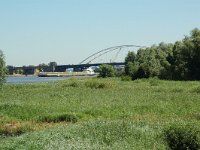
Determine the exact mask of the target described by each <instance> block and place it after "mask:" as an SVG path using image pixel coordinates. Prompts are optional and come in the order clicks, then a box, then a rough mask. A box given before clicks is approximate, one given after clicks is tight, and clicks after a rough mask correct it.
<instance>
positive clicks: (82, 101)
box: [0, 78, 200, 149]
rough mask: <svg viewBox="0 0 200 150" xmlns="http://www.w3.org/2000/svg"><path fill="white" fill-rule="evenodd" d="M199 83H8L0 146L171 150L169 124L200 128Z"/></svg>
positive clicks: (1, 98)
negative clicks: (167, 135) (167, 140)
mask: <svg viewBox="0 0 200 150" xmlns="http://www.w3.org/2000/svg"><path fill="white" fill-rule="evenodd" d="M199 87H200V83H199V82H197V81H193V82H180V81H161V80H156V79H142V80H136V81H121V80H120V79H119V78H111V79H98V78H92V79H91V78H89V79H69V80H62V81H57V82H55V83H54V84H52V83H51V84H49V83H37V84H19V85H4V87H3V89H1V92H0V149H70V148H71V149H124V147H126V149H166V148H167V147H166V143H165V141H164V140H163V138H162V137H163V130H164V129H165V128H166V127H168V126H170V125H174V124H175V125H180V126H184V125H186V124H191V125H192V126H194V127H197V128H199V127H200V122H199V112H200V107H199V106H200V101H199V99H200V95H199Z"/></svg>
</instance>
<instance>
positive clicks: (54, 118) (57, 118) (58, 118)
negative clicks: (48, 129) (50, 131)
mask: <svg viewBox="0 0 200 150" xmlns="http://www.w3.org/2000/svg"><path fill="white" fill-rule="evenodd" d="M38 121H41V122H48V123H50V122H54V123H57V122H64V121H65V122H72V123H75V122H77V121H78V117H77V116H75V115H73V114H61V115H49V116H40V117H39V119H38Z"/></svg>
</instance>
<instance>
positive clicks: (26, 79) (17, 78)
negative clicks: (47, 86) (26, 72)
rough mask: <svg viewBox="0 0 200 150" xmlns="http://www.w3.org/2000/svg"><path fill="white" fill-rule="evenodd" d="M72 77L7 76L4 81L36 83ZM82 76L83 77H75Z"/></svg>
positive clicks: (9, 82)
mask: <svg viewBox="0 0 200 150" xmlns="http://www.w3.org/2000/svg"><path fill="white" fill-rule="evenodd" d="M69 78H72V77H37V76H9V77H6V83H8V84H22V83H36V82H52V81H58V80H64V79H69ZM75 78H83V77H80V76H79V77H78V76H77V77H75Z"/></svg>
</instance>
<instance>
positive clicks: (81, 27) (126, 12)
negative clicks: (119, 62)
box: [0, 0, 200, 66]
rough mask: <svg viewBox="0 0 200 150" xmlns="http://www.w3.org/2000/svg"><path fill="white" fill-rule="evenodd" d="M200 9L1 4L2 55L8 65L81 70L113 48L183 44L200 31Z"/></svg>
mask: <svg viewBox="0 0 200 150" xmlns="http://www.w3.org/2000/svg"><path fill="white" fill-rule="evenodd" d="M199 8H200V0H0V49H1V50H3V52H4V54H5V56H6V63H7V65H14V66H22V65H38V64H40V63H48V62H50V61H56V62H57V63H58V64H77V63H79V62H80V61H81V60H83V59H84V58H86V57H87V56H89V55H91V54H92V53H94V52H96V51H98V50H101V49H104V48H107V47H111V46H117V45H124V44H136V45H145V46H151V45H153V44H158V43H160V42H162V41H164V42H167V43H168V42H175V41H177V40H181V39H182V38H183V37H184V35H189V33H190V31H191V30H192V29H193V28H195V27H197V28H200V9H199ZM121 57H122V56H121Z"/></svg>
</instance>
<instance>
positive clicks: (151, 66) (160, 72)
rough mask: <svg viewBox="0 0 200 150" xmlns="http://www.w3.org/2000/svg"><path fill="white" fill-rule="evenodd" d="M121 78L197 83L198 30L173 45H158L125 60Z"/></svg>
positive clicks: (199, 64)
mask: <svg viewBox="0 0 200 150" xmlns="http://www.w3.org/2000/svg"><path fill="white" fill-rule="evenodd" d="M125 75H128V76H131V77H132V79H133V80H134V79H138V78H149V77H158V78H160V79H168V80H200V30H199V29H197V28H195V29H193V30H192V31H191V33H190V35H189V36H185V37H184V38H183V40H181V41H176V42H175V43H170V44H167V43H164V42H162V43H160V44H159V45H153V46H151V47H148V48H141V49H139V50H138V51H137V53H135V52H128V55H127V56H126V58H125Z"/></svg>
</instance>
